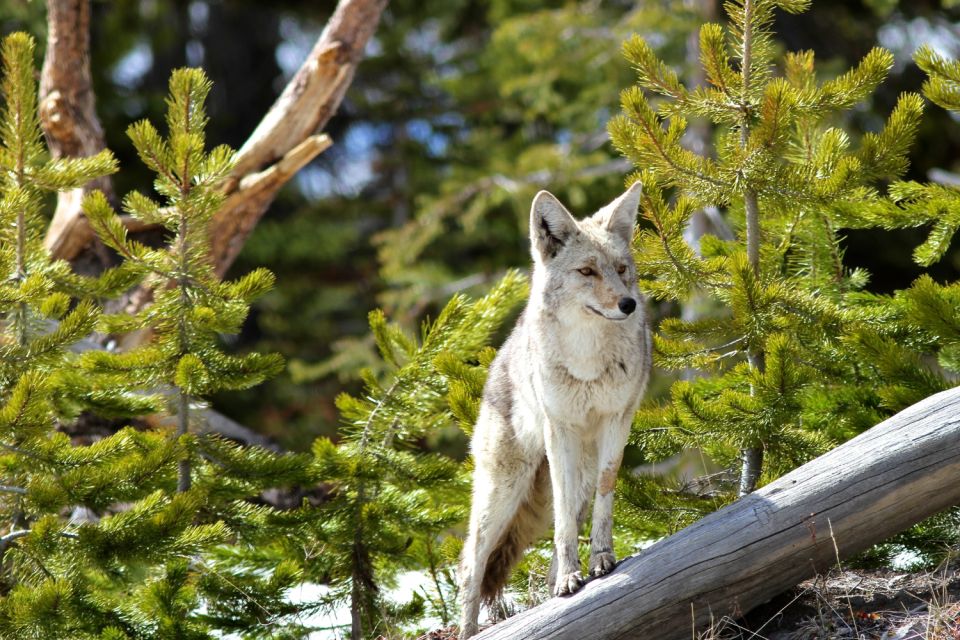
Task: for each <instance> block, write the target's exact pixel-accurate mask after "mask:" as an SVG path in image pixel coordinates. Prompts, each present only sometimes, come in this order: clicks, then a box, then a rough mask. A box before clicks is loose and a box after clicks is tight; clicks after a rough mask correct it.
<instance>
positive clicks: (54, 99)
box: [40, 0, 113, 260]
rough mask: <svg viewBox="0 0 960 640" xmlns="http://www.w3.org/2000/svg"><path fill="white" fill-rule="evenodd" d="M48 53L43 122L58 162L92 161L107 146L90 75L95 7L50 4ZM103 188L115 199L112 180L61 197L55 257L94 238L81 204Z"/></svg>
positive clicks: (70, 254) (66, 1) (83, 0)
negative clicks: (86, 159) (92, 9)
mask: <svg viewBox="0 0 960 640" xmlns="http://www.w3.org/2000/svg"><path fill="white" fill-rule="evenodd" d="M47 32H48V36H47V53H46V56H45V57H44V59H43V69H42V71H41V74H40V124H41V126H42V127H43V134H44V137H45V138H46V141H47V146H48V147H49V148H50V153H51V155H53V157H54V158H70V157H89V156H93V155H96V154H97V153H99V152H100V151H103V149H105V148H106V143H105V142H104V136H103V127H102V126H101V125H100V120H99V119H97V111H96V100H95V97H94V93H93V81H92V79H91V76H90V3H89V1H88V0H47ZM94 189H100V190H101V191H103V192H104V193H105V194H106V195H107V197H108V198H110V199H111V200H113V189H112V186H111V183H110V178H108V177H103V178H99V179H97V180H94V181H92V182H90V183H89V184H87V185H86V186H84V187H83V188H81V189H72V190H70V191H64V192H61V193H59V194H58V195H57V208H56V211H55V212H54V215H53V220H52V221H51V222H50V227H49V228H48V229H47V236H46V246H47V249H48V250H49V251H50V253H51V254H53V256H54V257H58V258H64V259H66V260H72V259H73V258H75V257H76V256H77V255H78V254H79V253H80V252H81V251H82V250H83V249H84V248H86V247H89V246H90V245H91V243H92V241H93V240H94V234H93V230H92V229H91V228H90V225H88V224H87V223H86V219H85V218H84V217H83V213H82V211H81V210H80V204H81V202H82V201H83V196H84V194H86V193H87V192H89V191H92V190H94Z"/></svg>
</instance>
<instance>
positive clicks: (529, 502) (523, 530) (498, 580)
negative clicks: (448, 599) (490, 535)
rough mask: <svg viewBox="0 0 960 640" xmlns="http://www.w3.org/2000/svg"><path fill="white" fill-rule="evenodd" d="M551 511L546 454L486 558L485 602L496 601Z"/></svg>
mask: <svg viewBox="0 0 960 640" xmlns="http://www.w3.org/2000/svg"><path fill="white" fill-rule="evenodd" d="M551 515H552V502H551V489H550V469H549V467H548V466H547V459H546V457H544V459H543V462H541V463H540V466H539V467H538V468H537V472H536V473H535V474H534V477H533V482H531V483H530V489H529V491H528V493H527V497H526V499H524V501H523V502H521V503H520V507H519V508H518V509H517V513H516V514H515V515H514V516H513V520H511V521H510V525H509V526H508V527H507V530H506V532H505V533H504V534H503V536H502V537H501V538H500V541H499V542H498V543H497V546H496V547H495V548H494V550H493V552H492V553H491V554H490V558H489V559H488V560H487V566H486V571H485V572H484V574H483V581H482V582H481V584H480V596H481V597H482V598H483V599H484V600H485V601H486V602H493V601H495V600H496V599H497V597H498V596H499V595H500V591H501V590H502V589H503V587H504V586H505V585H506V584H507V580H509V578H510V572H511V571H513V568H514V567H515V566H516V564H517V562H518V561H519V560H520V556H521V555H523V552H524V551H525V550H526V549H527V548H528V547H529V546H530V545H531V544H533V542H534V541H535V540H536V539H537V538H538V537H539V536H540V535H541V534H542V533H543V531H544V530H545V529H546V528H547V526H549V523H550V516H551Z"/></svg>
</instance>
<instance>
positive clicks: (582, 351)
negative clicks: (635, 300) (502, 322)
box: [524, 309, 648, 427]
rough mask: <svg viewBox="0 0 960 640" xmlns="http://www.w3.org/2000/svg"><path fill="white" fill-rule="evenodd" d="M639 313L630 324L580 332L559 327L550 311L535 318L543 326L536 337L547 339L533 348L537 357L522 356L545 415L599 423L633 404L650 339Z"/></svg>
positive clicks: (642, 378)
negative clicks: (605, 416) (534, 379)
mask: <svg viewBox="0 0 960 640" xmlns="http://www.w3.org/2000/svg"><path fill="white" fill-rule="evenodd" d="M531 310H532V311H535V310H534V309H531ZM643 316H644V313H643V310H640V311H638V313H637V315H636V318H635V319H633V320H631V321H630V322H629V324H628V325H623V324H621V325H616V326H612V327H599V328H597V327H590V328H581V330H580V331H560V330H559V329H560V327H559V326H557V325H558V322H557V320H556V319H554V318H551V317H549V316H547V317H541V318H539V319H538V320H539V324H541V330H540V331H537V332H536V334H535V339H536V338H546V340H545V341H544V342H545V344H543V345H540V346H539V347H538V348H536V349H534V351H533V353H534V354H536V355H538V356H539V359H534V358H533V357H531V358H530V359H529V360H524V361H526V362H529V363H530V365H531V369H532V371H531V373H532V375H533V377H534V378H536V379H538V380H537V383H535V385H534V386H535V388H537V389H538V390H539V391H540V392H541V396H540V398H538V399H537V401H538V403H539V404H540V405H541V406H542V410H543V411H544V412H545V414H546V415H547V417H550V416H551V415H552V416H554V417H556V418H558V419H565V420H569V421H570V422H575V423H579V424H581V425H583V426H585V427H588V426H593V427H600V426H601V424H600V422H601V421H602V419H601V418H600V416H604V415H618V416H619V415H622V414H623V412H624V411H626V410H628V409H630V410H632V409H633V406H634V405H635V401H636V399H637V397H638V396H639V394H640V392H641V391H642V388H643V386H644V385H645V383H646V354H647V351H648V348H647V342H648V338H647V335H646V322H645V318H644V317H643ZM534 322H537V320H535V321H534ZM550 329H554V330H553V331H550ZM591 329H592V330H591ZM550 336H553V339H551V338H550ZM561 336H562V337H561Z"/></svg>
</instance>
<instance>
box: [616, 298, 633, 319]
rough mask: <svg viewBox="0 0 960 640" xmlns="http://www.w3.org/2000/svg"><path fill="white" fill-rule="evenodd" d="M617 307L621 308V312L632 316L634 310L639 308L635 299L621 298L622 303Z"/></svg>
mask: <svg viewBox="0 0 960 640" xmlns="http://www.w3.org/2000/svg"><path fill="white" fill-rule="evenodd" d="M617 306H618V307H619V308H620V311H622V312H624V313H625V314H627V315H630V314H631V313H633V310H634V309H636V308H637V301H636V300H634V299H633V298H620V302H618V303H617Z"/></svg>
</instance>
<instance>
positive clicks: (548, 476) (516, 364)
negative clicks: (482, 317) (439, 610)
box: [460, 183, 650, 640]
mask: <svg viewBox="0 0 960 640" xmlns="http://www.w3.org/2000/svg"><path fill="white" fill-rule="evenodd" d="M639 200H640V183H635V184H634V185H633V186H631V187H630V188H629V189H628V190H627V191H626V193H624V194H623V195H622V196H620V197H619V198H617V199H616V200H614V201H613V202H611V203H610V204H609V205H607V206H606V207H604V208H603V209H601V210H600V211H598V212H597V213H595V214H594V215H593V216H591V217H589V218H585V219H584V220H581V221H580V222H577V221H576V220H575V219H574V218H573V216H571V215H570V212H568V211H567V210H566V208H564V206H563V205H562V204H560V201H559V200H557V199H556V198H555V197H554V196H553V195H551V194H550V193H548V192H546V191H541V192H540V193H538V194H537V196H536V197H535V198H534V199H533V205H532V207H531V209H530V244H531V253H532V254H533V277H532V283H531V291H530V300H529V302H528V303H527V307H526V309H525V310H524V312H523V314H522V315H521V316H520V318H519V320H518V321H517V325H516V327H515V328H514V330H513V333H512V334H511V335H510V337H509V338H508V339H507V341H506V342H505V343H504V345H503V347H502V348H501V349H500V352H499V353H498V354H497V357H496V358H495V359H494V361H493V363H492V364H491V365H490V372H489V376H488V378H487V384H486V387H485V388H484V391H483V402H482V403H481V405H480V415H479V418H478V420H477V425H476V428H475V430H474V434H473V440H472V441H471V445H470V446H471V450H472V453H473V457H474V463H475V471H474V476H473V507H472V510H471V514H470V528H469V531H468V532H467V540H466V543H465V544H464V548H463V557H462V559H461V563H460V597H461V622H460V638H461V640H463V639H465V638H469V637H470V636H472V635H474V634H476V632H477V617H478V615H479V610H480V600H481V598H483V599H485V600H488V601H489V600H492V599H494V598H495V597H496V596H497V595H498V593H499V592H500V590H501V589H502V588H503V586H504V584H505V583H506V581H507V578H508V577H509V575H510V571H511V569H512V568H513V566H514V565H515V563H516V561H517V560H518V559H519V557H520V554H521V553H522V552H523V551H524V550H525V549H526V548H527V547H528V546H529V545H530V544H531V543H532V542H534V540H536V538H537V537H538V536H540V535H541V534H542V533H543V532H544V531H545V530H546V529H547V528H548V527H549V525H550V516H551V503H552V507H553V508H552V515H553V524H554V536H553V542H554V551H553V561H552V562H551V565H550V574H549V577H548V584H549V587H550V592H551V593H552V594H553V595H556V596H563V595H567V594H571V593H573V592H575V591H576V590H577V589H579V588H580V586H581V584H582V583H583V578H582V576H581V573H580V558H579V556H578V554H577V535H578V532H579V531H580V529H581V528H582V525H583V522H584V520H585V519H586V515H587V509H588V508H589V506H590V498H591V496H593V494H594V493H596V499H595V500H594V503H593V525H592V529H591V533H590V562H589V572H590V575H593V576H601V575H604V574H606V573H609V572H610V571H611V570H612V569H613V567H614V565H615V564H616V559H615V558H614V555H613V534H612V524H613V522H612V521H613V488H614V485H615V484H616V478H617V471H618V469H619V468H620V461H621V459H622V457H623V447H624V445H625V444H626V441H627V434H628V432H629V430H630V423H631V419H632V417H633V414H634V412H635V411H636V409H637V405H638V404H639V402H640V398H641V396H642V394H643V391H644V389H645V387H646V385H647V378H648V377H649V372H650V333H649V328H648V326H647V320H646V316H645V313H644V304H643V301H642V299H641V298H640V294H639V291H638V290H637V274H636V266H635V264H634V261H633V257H632V255H631V250H630V244H631V239H632V237H633V227H634V222H635V221H636V216H637V205H638V203H639Z"/></svg>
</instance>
